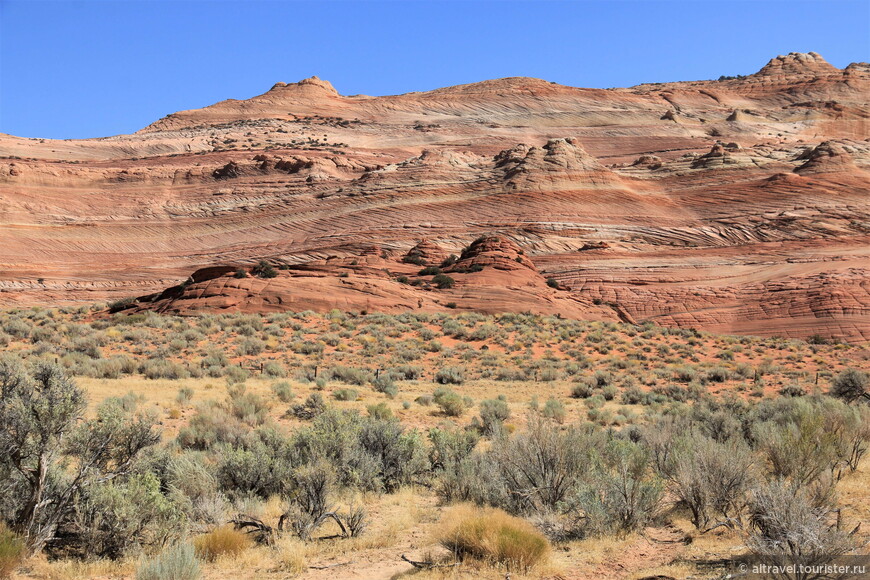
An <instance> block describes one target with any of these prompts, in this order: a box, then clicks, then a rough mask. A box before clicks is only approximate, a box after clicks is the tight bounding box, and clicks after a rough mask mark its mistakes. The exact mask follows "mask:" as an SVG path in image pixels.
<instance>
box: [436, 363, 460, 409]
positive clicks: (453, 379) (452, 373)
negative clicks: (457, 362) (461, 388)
mask: <svg viewBox="0 0 870 580" xmlns="http://www.w3.org/2000/svg"><path fill="white" fill-rule="evenodd" d="M435 382H436V383H438V384H440V385H461V384H462V383H464V382H465V373H464V372H463V371H462V369H461V368H458V367H444V368H442V369H439V370H438V372H437V373H435ZM436 402H437V401H436Z"/></svg>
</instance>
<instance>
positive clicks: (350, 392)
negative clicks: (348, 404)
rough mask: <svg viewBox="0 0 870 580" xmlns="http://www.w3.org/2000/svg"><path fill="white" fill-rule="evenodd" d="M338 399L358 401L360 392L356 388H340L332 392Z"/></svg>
mask: <svg viewBox="0 0 870 580" xmlns="http://www.w3.org/2000/svg"><path fill="white" fill-rule="evenodd" d="M332 396H333V398H335V400H336V401H356V400H357V399H358V398H359V393H358V392H357V391H356V389H338V390H337V391H335V392H334V393H332Z"/></svg>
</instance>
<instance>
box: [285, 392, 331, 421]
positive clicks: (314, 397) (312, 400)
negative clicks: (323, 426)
mask: <svg viewBox="0 0 870 580" xmlns="http://www.w3.org/2000/svg"><path fill="white" fill-rule="evenodd" d="M325 410H326V403H324V402H323V395H321V394H320V393H311V394H310V395H308V398H307V399H305V402H304V403H300V404H298V405H294V406H293V408H292V409H291V410H290V413H291V414H292V415H293V416H295V417H296V418H298V419H304V420H309V419H313V418H315V417H317V416H318V415H320V414H321V413H323V412H324V411H325Z"/></svg>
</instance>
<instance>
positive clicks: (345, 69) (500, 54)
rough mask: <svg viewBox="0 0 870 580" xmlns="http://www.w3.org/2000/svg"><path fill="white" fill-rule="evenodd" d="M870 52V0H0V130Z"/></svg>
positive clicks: (106, 129) (29, 132) (673, 75)
mask: <svg viewBox="0 0 870 580" xmlns="http://www.w3.org/2000/svg"><path fill="white" fill-rule="evenodd" d="M809 51H816V52H819V53H821V54H822V56H824V57H825V58H826V59H827V60H828V61H829V62H831V63H832V64H834V65H835V66H838V67H844V66H846V65H847V64H849V63H850V62H854V61H867V60H870V0H854V1H853V0H818V1H806V0H756V1H753V0H742V1H739V0H732V1H726V0H695V1H679V0H665V1H628V0H600V1H581V0H576V1H568V0H563V1H554V2H551V1H542V0H537V1H535V0H528V1H521V2H520V1H518V2H513V1H508V0H497V1H490V2H474V1H470V0H468V1H463V0H452V1H451V0H447V1H441V2H427V1H422V0H420V1H417V0H394V1H387V2H368V1H363V0H357V1H354V2H342V1H331V0H321V1H319V2H306V1H301V0H300V1H292V0H290V1H279V0H271V1H269V0H265V1H230V0H214V1H209V0H180V1H160V0H139V1H137V0H130V1H122V0H115V1H110V0H103V1H93V0H91V1H77V0H63V1H41V0H0V132H4V133H12V134H14V135H20V136H25V137H51V138H83V137H99V136H108V135H115V134H119V133H130V132H133V131H136V130H138V129H140V128H142V127H144V126H145V125H147V124H149V123H151V122H152V121H154V120H156V119H158V118H160V117H163V116H164V115H166V114H168V113H172V112H174V111H178V110H183V109H192V108H198V107H203V106H205V105H209V104H212V103H215V102H217V101H220V100H223V99H227V98H236V99H245V98H249V97H252V96H254V95H257V94H260V93H263V92H265V91H267V90H268V89H269V88H270V87H271V86H272V85H273V84H274V83H275V82H278V81H283V82H294V81H297V80H299V79H302V78H305V77H309V76H311V75H318V76H320V77H321V78H324V79H327V80H329V81H331V82H332V83H333V85H335V87H336V89H338V91H339V92H340V93H342V94H346V95H349V94H357V93H362V94H369V95H386V94H396V93H404V92H409V91H424V90H429V89H434V88H438V87H443V86H449V85H455V84H461V83H469V82H475V81H480V80H485V79H491V78H499V77H507V76H531V77H538V78H543V79H546V80H549V81H555V82H558V83H561V84H566V85H572V86H581V87H615V86H631V85H635V84H639V83H643V82H663V81H677V80H697V79H708V78H718V77H719V75H723V74H726V75H735V74H749V73H753V72H755V71H757V70H758V69H759V68H761V67H762V66H763V65H764V64H765V63H766V62H767V61H768V60H769V59H770V58H772V57H775V56H776V55H778V54H786V53H788V52H809Z"/></svg>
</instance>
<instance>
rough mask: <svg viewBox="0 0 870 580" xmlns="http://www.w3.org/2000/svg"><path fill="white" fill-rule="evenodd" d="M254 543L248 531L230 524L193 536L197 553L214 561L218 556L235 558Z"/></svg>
mask: <svg viewBox="0 0 870 580" xmlns="http://www.w3.org/2000/svg"><path fill="white" fill-rule="evenodd" d="M252 544H253V542H252V541H251V538H250V537H249V536H248V535H247V534H246V533H244V532H242V531H239V530H236V529H234V528H233V527H232V526H229V525H227V526H222V527H220V528H217V529H216V530H214V531H212V532H209V533H207V534H202V535H201V536H197V537H195V538H193V546H194V547H195V548H196V555H197V556H199V557H200V558H202V559H203V560H206V561H207V562H214V561H215V560H217V559H218V558H230V559H235V558H237V557H238V556H239V555H240V554H241V553H242V552H244V551H245V550H247V549H248V548H250V547H251V546H252Z"/></svg>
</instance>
